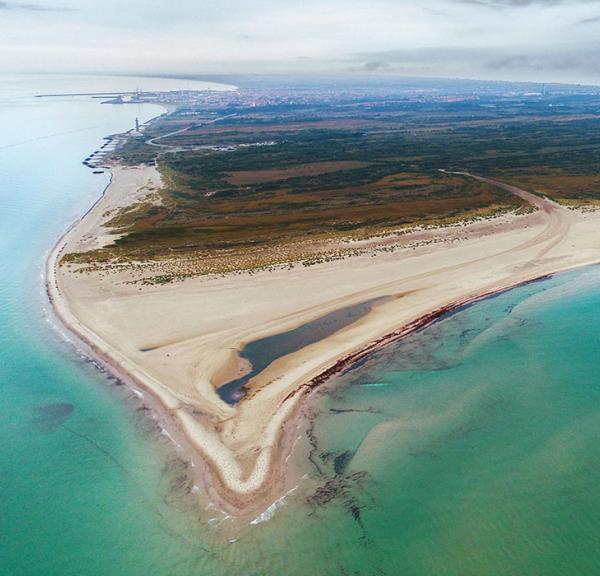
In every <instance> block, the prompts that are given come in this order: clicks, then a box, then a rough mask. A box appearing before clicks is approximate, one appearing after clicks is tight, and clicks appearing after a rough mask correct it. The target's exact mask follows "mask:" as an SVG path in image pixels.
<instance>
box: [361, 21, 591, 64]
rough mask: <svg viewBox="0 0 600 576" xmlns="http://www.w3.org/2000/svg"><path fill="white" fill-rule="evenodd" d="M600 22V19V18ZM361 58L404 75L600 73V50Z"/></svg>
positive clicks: (435, 51) (440, 50)
mask: <svg viewBox="0 0 600 576" xmlns="http://www.w3.org/2000/svg"><path fill="white" fill-rule="evenodd" d="M599 20H600V19H599ZM355 57H356V58H357V59H360V60H362V61H363V62H365V61H366V62H367V64H365V65H363V68H364V69H369V68H367V66H368V65H369V63H377V66H376V67H372V68H371V69H372V70H382V69H389V70H390V71H396V72H401V73H411V72H417V73H425V72H428V71H430V70H434V69H435V70H438V71H441V72H442V73H444V72H446V73H449V74H460V73H461V72H462V71H469V72H471V73H472V72H473V71H475V72H484V73H489V72H506V73H507V74H508V75H511V74H512V73H514V72H521V73H534V72H537V73H545V72H547V73H560V72H566V73H571V72H581V73H586V74H589V73H594V74H597V73H600V58H599V57H600V49H599V50H597V51H596V50H594V49H589V50H582V49H564V48H563V49H560V48H556V50H555V51H543V52H542V51H531V50H530V51H527V50H521V51H519V50H518V49H511V50H507V49H500V48H495V49H494V48H487V49H484V48H456V47H436V48H427V49H423V50H390V51H387V52H375V53H362V54H356V55H355Z"/></svg>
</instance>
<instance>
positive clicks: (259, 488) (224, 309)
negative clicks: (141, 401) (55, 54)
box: [48, 166, 600, 513]
mask: <svg viewBox="0 0 600 576" xmlns="http://www.w3.org/2000/svg"><path fill="white" fill-rule="evenodd" d="M464 175H465V176H466V177H473V178H477V179H481V180H483V181H485V182H488V183H490V184H493V185H496V186H500V187H502V188H504V189H505V190H508V191H510V192H512V193H514V194H517V195H519V196H520V197H521V198H524V199H525V200H527V201H528V202H529V203H531V204H532V205H533V206H534V207H535V208H536V209H537V210H536V211H535V212H534V213H531V214H526V215H520V216H516V215H505V216H501V217H498V218H495V219H492V220H489V221H485V222H478V223H472V224H469V225H464V226H453V227H448V228H445V229H437V230H432V231H427V232H422V231H420V232H415V233H414V234H405V235H402V236H399V237H398V238H397V239H394V242H395V244H396V246H395V247H396V249H395V251H393V252H383V253H381V252H380V253H377V255H376V256H374V255H373V254H371V253H369V252H368V251H367V252H366V253H364V254H363V255H360V256H353V257H349V258H346V259H344V260H337V261H332V262H325V263H321V264H317V265H314V266H311V267H303V266H296V267H294V268H292V269H287V268H286V269H283V268H281V269H276V270H274V271H270V272H269V271H263V272H258V273H255V274H253V275H249V274H242V275H227V276H224V277H206V276H205V277H197V278H192V279H188V280H185V281H183V282H179V283H175V284H170V285H162V286H157V285H154V286H141V285H140V284H139V283H137V284H136V283H128V281H129V280H131V275H130V273H128V272H127V271H126V270H124V271H121V272H112V273H110V274H106V273H103V272H100V271H99V272H91V273H86V274H82V273H78V272H77V268H76V267H73V268H67V267H66V266H60V265H59V260H60V257H61V256H62V255H63V254H65V253H69V252H80V251H82V249H86V247H88V248H87V249H91V248H92V247H93V246H94V244H95V241H96V240H95V239H96V238H100V237H106V234H107V231H106V229H105V228H104V226H103V224H104V222H105V221H106V216H104V215H105V214H106V213H107V212H110V211H111V210H113V209H114V208H115V207H118V206H123V205H128V204H129V203H131V201H132V200H133V199H132V197H131V195H132V194H133V193H136V194H138V195H139V194H140V193H142V192H140V191H143V190H152V189H155V188H156V187H157V186H159V185H160V176H159V174H158V172H157V171H156V170H155V169H154V168H153V167H140V168H124V167H119V166H117V167H115V168H114V170H113V182H112V183H111V185H110V187H109V188H108V190H107V191H106V193H105V195H104V197H103V198H102V199H101V200H100V201H99V202H98V203H97V204H96V206H95V207H94V208H93V209H92V210H91V211H90V212H89V213H88V215H86V217H85V218H83V219H82V220H81V221H80V222H79V223H78V224H77V225H75V226H74V227H73V228H72V229H71V230H70V231H69V232H68V233H67V234H66V235H65V237H63V239H62V240H61V241H60V242H59V244H58V245H57V246H56V248H55V250H54V252H53V254H52V255H51V258H50V260H49V269H48V288H49V293H50V296H51V298H52V301H53V304H54V306H55V309H56V311H57V313H58V315H59V316H60V317H61V318H62V320H63V321H64V322H65V323H66V324H67V325H68V326H69V327H70V328H71V329H72V330H73V331H74V332H76V333H77V334H79V336H81V337H82V338H83V339H84V340H86V341H87V342H88V343H90V345H91V346H92V347H93V348H94V349H95V350H96V351H97V352H98V353H99V354H100V355H102V356H103V357H104V358H106V359H107V361H108V362H110V363H111V364H112V365H113V366H114V367H117V368H118V369H119V370H121V371H124V372H126V373H127V374H128V375H129V376H130V377H131V378H133V379H134V380H135V381H136V382H137V384H138V385H139V386H141V387H143V388H145V389H146V390H148V391H151V392H152V393H153V395H154V396H156V398H158V400H159V401H160V404H161V406H162V408H163V411H164V412H165V413H166V414H168V416H169V420H170V422H171V424H172V425H173V426H175V427H176V428H177V430H178V431H179V432H180V433H181V435H182V436H184V437H185V438H186V440H187V443H188V444H189V446H190V447H191V448H192V450H193V451H194V452H195V453H196V454H200V455H201V456H202V459H203V460H204V461H205V462H206V463H207V464H208V468H206V467H204V471H205V472H206V471H207V470H209V471H210V474H208V476H207V475H206V474H204V475H203V476H204V477H205V480H206V482H207V484H206V487H207V491H208V492H209V493H210V494H211V496H212V497H214V498H216V499H218V500H219V501H220V502H221V504H222V505H224V506H226V507H228V509H229V510H230V511H233V512H237V513H245V512H248V511H249V510H255V509H257V508H259V507H261V506H264V505H265V503H267V504H268V503H269V502H270V501H271V500H273V499H276V498H277V497H278V495H279V492H280V491H281V489H282V488H283V483H284V481H285V476H284V474H283V471H282V456H283V455H284V454H285V453H286V450H288V449H289V447H288V446H287V443H286V441H285V435H284V433H283V430H284V428H285V424H286V422H288V421H289V420H290V417H291V415H292V414H294V413H295V411H296V409H297V407H298V406H299V404H300V402H301V400H302V398H304V397H305V395H306V394H307V393H308V392H309V390H310V389H311V388H312V386H314V385H317V384H318V383H319V382H320V381H321V375H323V374H329V373H330V372H331V371H332V370H333V369H335V370H337V369H340V368H342V367H343V366H344V365H345V364H346V363H347V362H351V361H353V360H355V359H356V358H357V357H359V356H360V355H361V354H362V353H363V351H365V350H372V349H374V348H375V347H377V346H380V345H382V344H384V343H385V342H387V341H389V340H390V339H394V338H398V337H400V336H401V335H402V334H403V333H404V332H405V331H406V330H407V329H410V327H411V326H414V325H415V323H418V322H419V319H422V318H426V319H431V318H433V317H435V315H436V314H437V313H439V312H440V311H442V310H445V309H447V308H448V307H451V306H453V305H456V304H459V303H463V302H466V301H469V300H470V299H473V298H476V297H478V296H480V295H481V294H486V293H491V292H494V291H497V290H501V289H503V288H506V287H509V286H512V285H514V284H517V283H520V282H523V281H527V280H530V279H532V278H536V277H539V276H543V275H546V274H549V273H552V272H556V271H559V270H564V269H567V268H571V267H574V266H578V265H583V264H589V263H594V262H597V261H599V260H600V227H599V226H598V225H599V224H600V213H596V212H582V211H577V210H570V209H568V208H566V207H563V206H560V205H558V204H556V203H554V202H552V201H550V200H548V199H545V198H541V197H539V196H536V195H534V194H531V193H530V192H527V191H524V190H520V189H518V188H515V187H513V186H510V185H508V184H505V183H502V182H497V181H494V180H490V179H486V178H482V177H479V176H472V175H470V174H466V173H464ZM424 235H425V236H424ZM373 242H376V240H374V241H373ZM386 242H389V239H387V240H386ZM367 302H372V303H373V305H372V306H371V307H370V309H369V311H368V312H367V313H365V314H364V315H360V317H358V318H356V320H355V321H352V322H350V323H349V324H347V325H343V326H341V327H340V328H339V329H337V330H335V331H333V332H332V333H328V334H326V335H325V337H323V338H321V339H319V340H317V341H310V342H308V343H306V344H305V345H303V346H301V347H300V348H298V349H294V347H292V348H291V351H287V353H285V354H284V355H283V356H280V357H276V358H273V359H272V360H271V361H270V362H269V363H267V365H266V366H264V368H263V369H262V370H261V371H260V372H258V373H257V374H255V375H253V376H252V378H250V379H249V380H248V381H247V383H246V390H247V394H246V396H245V397H244V398H243V399H242V400H241V401H239V402H238V403H237V404H235V405H230V404H228V403H226V402H224V401H223V400H222V398H221V397H219V395H218V393H217V388H218V387H219V386H221V385H223V384H224V383H226V382H227V381H230V380H233V379H235V378H239V377H241V376H243V375H244V374H245V373H247V372H248V371H249V370H250V369H251V367H250V366H249V365H248V363H247V361H244V360H243V359H240V357H239V352H240V350H242V349H243V348H244V346H246V345H247V344H248V343H250V342H254V341H257V340H260V339H262V338H267V337H271V336H273V335H276V334H282V333H289V332H290V331H293V330H295V329H298V327H300V326H303V325H307V324H308V323H310V322H315V321H316V320H317V319H319V318H323V317H326V316H327V315H328V314H331V313H334V312H335V311H338V310H340V309H343V308H347V307H350V306H354V305H361V304H364V303H367ZM407 327H408V328H407Z"/></svg>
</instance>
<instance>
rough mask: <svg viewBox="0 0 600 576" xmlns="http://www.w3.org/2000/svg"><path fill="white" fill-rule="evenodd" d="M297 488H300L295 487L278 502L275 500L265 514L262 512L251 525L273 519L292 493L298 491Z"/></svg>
mask: <svg viewBox="0 0 600 576" xmlns="http://www.w3.org/2000/svg"><path fill="white" fill-rule="evenodd" d="M296 488H298V486H294V487H293V488H292V489H291V490H289V491H288V492H286V493H285V494H284V495H283V496H282V497H281V498H278V499H277V500H275V502H273V504H271V505H270V506H269V507H268V508H267V509H266V510H265V511H264V512H261V513H260V514H259V515H258V516H257V517H256V518H255V519H254V520H252V521H251V522H250V524H253V525H256V524H260V523H261V522H266V521H267V520H270V519H271V518H273V515H274V514H275V512H276V511H277V509H278V508H280V507H281V506H283V505H284V504H285V499H286V498H287V497H288V496H289V495H290V494H291V493H292V492H294V490H296Z"/></svg>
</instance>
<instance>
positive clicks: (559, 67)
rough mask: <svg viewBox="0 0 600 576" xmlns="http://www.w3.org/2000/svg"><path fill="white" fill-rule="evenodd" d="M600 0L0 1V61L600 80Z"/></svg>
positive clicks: (35, 66)
mask: <svg viewBox="0 0 600 576" xmlns="http://www.w3.org/2000/svg"><path fill="white" fill-rule="evenodd" d="M599 32H600V1H598V0H575V1H569V0H563V1H561V0H427V1H424V2H419V3H418V5H417V4H416V3H414V2H407V1H404V0H396V1H393V0H373V1H370V2H366V1H357V0H347V1H342V0H330V1H327V2H323V1H321V2H318V1H316V0H303V1H302V2H300V1H298V0H292V1H285V0H282V1H279V2H278V1H275V0H255V1H253V2H244V1H241V0H220V1H215V0H204V1H201V2H193V1H191V0H172V1H171V2H169V3H164V2H158V1H154V0H144V1H142V0H130V1H128V2H123V1H117V0H106V1H105V2H102V3H97V2H92V1H91V0H55V1H54V0H50V1H46V0H31V1H27V2H13V1H10V0H7V1H0V69H2V70H4V71H10V72H20V71H28V72H40V71H45V72H101V73H113V72H114V73H143V74H151V73H156V74H161V73H170V74H174V73H181V74H215V73H224V74H239V73H261V74H263V73H296V72H302V73H323V72H336V73H340V72H342V73H372V74H384V73H388V74H403V75H413V76H440V77H455V78H459V77H460V78H481V79H493V80H531V81H539V82H577V83H590V84H599V83H600V58H599V57H598V56H599V52H600V49H599V48H598V45H597V37H598V33H599Z"/></svg>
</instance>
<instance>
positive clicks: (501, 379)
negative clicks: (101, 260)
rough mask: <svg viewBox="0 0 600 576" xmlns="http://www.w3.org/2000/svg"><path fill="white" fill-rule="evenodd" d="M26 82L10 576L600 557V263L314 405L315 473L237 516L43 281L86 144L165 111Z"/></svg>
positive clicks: (12, 310)
mask: <svg viewBox="0 0 600 576" xmlns="http://www.w3.org/2000/svg"><path fill="white" fill-rule="evenodd" d="M11 82H12V83H8V82H5V83H3V84H2V85H1V86H2V89H3V91H2V92H0V121H1V122H2V125H3V127H4V128H5V130H3V131H2V132H0V202H1V204H0V206H1V210H0V266H1V269H2V270H3V272H4V276H3V281H2V282H0V438H1V439H2V445H1V449H0V574H1V575H2V576H4V575H11V576H12V575H18V576H20V575H36V576H37V575H40V576H41V575H44V576H54V575H56V576H59V575H60V576H68V575H83V574H85V575H90V576H96V575H98V576H100V575H102V576H105V575H112V574H115V575H119V576H121V575H123V576H129V575H136V576H137V575H158V576H167V575H168V576H171V575H175V576H177V575H181V576H193V575H198V576H209V575H210V576H213V575H221V574H222V575H237V574H246V575H257V576H258V575H265V576H267V575H268V576H271V575H273V576H274V575H280V574H285V575H290V576H296V575H297V576H301V575H307V574H319V575H321V574H326V575H329V574H331V575H337V574H364V575H370V574H373V575H382V574H390V575H415V576H417V575H418V576H429V575H440V576H442V575H443V576H453V575H457V576H458V575H461V576H464V575H473V576H480V575H493V576H496V575H505V574H519V575H542V574H543V575H557V576H558V575H561V576H563V575H567V576H569V575H589V574H596V573H599V572H600V545H599V544H600V543H599V542H598V539H599V537H598V531H597V526H598V518H599V517H600V487H599V486H600V485H599V482H598V479H599V475H600V443H599V442H598V436H599V435H598V430H599V428H600V353H599V352H600V268H596V267H592V268H587V269H583V270H579V271H574V272H569V273H566V274H562V275H558V276H556V277H554V278H551V279H547V280H544V281H540V282H536V283H533V284H529V285H526V286H522V287H519V288H516V289H514V290H511V291H509V292H506V293H504V294H501V295H498V296H496V297H494V298H489V299H487V300H484V301H481V302H479V303H477V304H474V305H472V306H469V307H467V308H464V309H462V310H459V311H457V312H455V313H453V314H450V315H448V316H446V317H445V318H443V319H442V320H441V321H439V322H436V323H435V324H433V325H431V326H430V327H428V328H426V329H424V330H421V331H420V332H418V333H415V334H413V335H411V336H409V337H407V338H406V339H404V340H403V341H402V342H400V343H397V344H395V345H393V346H390V347H388V348H386V349H385V350H384V351H382V352H380V353H378V354H377V355H375V356H373V357H372V358H370V359H369V360H368V361H367V362H364V363H363V364H362V365H360V366H357V367H355V368H354V369H353V370H351V371H350V372H348V373H346V374H344V375H342V376H339V377H337V378H336V379H335V380H334V381H332V382H331V383H330V384H329V385H328V386H327V387H326V388H324V389H322V390H321V391H320V392H319V394H318V395H316V396H314V397H313V399H312V401H311V404H310V407H309V408H307V415H308V417H309V419H308V420H307V421H310V422H312V425H311V427H310V428H309V430H308V431H309V432H310V437H311V438H312V446H311V444H310V443H309V442H308V440H307V439H308V435H307V434H306V430H304V428H299V429H298V443H297V445H296V448H295V450H294V452H293V454H292V457H291V459H290V460H289V466H290V468H292V469H293V470H294V471H295V472H296V473H297V475H298V477H299V478H300V480H299V481H298V486H297V488H296V489H294V490H292V491H291V492H290V493H289V495H288V496H287V497H286V498H284V499H282V500H281V501H279V502H277V503H276V504H274V505H273V506H272V507H271V508H270V509H269V510H268V511H266V512H265V513H264V514H263V515H262V516H260V517H258V518H257V519H256V520H255V522H254V523H253V524H250V523H248V522H244V523H240V522H237V523H236V522H234V521H232V520H231V519H228V518H227V517H226V516H224V515H223V514H222V513H219V512H218V511H215V510H213V509H204V508H202V507H198V506H196V505H194V503H193V500H194V499H193V498H192V497H190V496H189V495H186V494H185V492H186V490H185V489H182V487H181V486H180V484H181V482H180V480H181V472H182V469H181V466H180V463H179V462H178V460H177V459H176V458H175V457H174V456H173V453H172V451H171V450H170V448H169V444H168V442H167V441H166V440H165V439H164V437H161V436H160V435H159V434H158V433H157V431H156V428H155V426H154V425H153V423H152V420H151V419H150V418H149V417H148V416H147V414H146V413H145V411H144V410H142V409H141V408H140V404H139V402H138V401H136V399H135V398H133V397H132V396H131V394H129V393H128V392H127V391H126V390H124V389H123V387H118V386H115V385H114V384H115V383H114V381H112V380H110V379H109V378H108V377H106V376H105V375H102V374H101V373H99V372H98V370H97V369H96V368H95V367H94V365H93V364H91V363H89V362H86V361H85V360H84V358H82V357H81V354H80V353H78V352H77V350H76V349H74V348H73V347H72V346H71V345H70V344H69V343H68V342H66V341H65V340H64V338H63V337H62V336H61V334H60V330H59V329H57V328H56V327H55V326H54V324H53V322H52V320H51V316H49V314H48V311H47V305H46V300H45V296H44V293H43V283H42V279H41V276H40V274H41V272H42V270H43V261H44V258H45V255H46V253H47V251H48V250H49V248H50V246H51V245H52V243H53V241H54V239H55V238H56V237H57V235H58V234H59V232H60V231H61V230H63V229H64V227H65V226H66V225H67V224H68V223H69V222H70V221H71V220H73V219H74V218H75V217H76V216H77V215H78V214H80V213H81V212H83V211H85V209H86V208H87V207H89V205H90V204H91V203H92V202H93V200H94V199H95V198H96V197H97V195H98V194H99V193H100V192H101V190H102V188H103V186H104V185H105V183H106V182H105V180H103V178H105V177H104V176H98V175H95V176H94V175H92V174H91V172H90V171H89V170H87V169H85V168H84V167H83V166H81V164H80V161H81V160H82V159H83V158H84V157H85V156H86V155H87V154H88V153H89V152H90V151H92V150H94V149H95V148H97V147H98V145H99V144H100V143H101V137H102V136H103V135H105V134H107V133H110V132H114V131H118V130H123V129H125V128H127V127H129V126H131V125H132V124H133V119H134V118H135V116H139V117H140V118H143V119H146V118H149V117H151V116H153V115H155V114H156V113H158V112H159V111H158V110H156V109H155V108H151V107H144V108H130V107H112V106H107V107H104V106H101V105H99V104H98V103H97V102H94V101H90V100H85V99H76V100H57V101H39V100H37V101H36V100H34V99H32V98H31V97H30V95H29V94H30V92H31V91H32V89H30V90H29V91H28V89H27V87H28V86H29V87H31V86H33V84H31V82H32V80H30V79H27V81H25V80H23V81H22V82H21V83H18V82H17V83H15V81H14V80H12V81H11ZM27 82H30V84H27ZM56 82H58V80H57V81H55V82H54V84H52V86H56ZM74 82H75V81H74V80H72V79H71V80H69V83H70V84H71V85H73V83H74ZM48 84H49V81H48V80H47V79H36V80H35V86H36V87H41V86H46V89H44V90H41V89H40V90H37V91H44V92H48V91H52V90H48V89H47V87H48ZM75 84H77V83H76V82H75ZM7 86H8V88H7ZM79 86H81V88H84V87H85V86H86V81H84V80H83V79H81V80H79ZM125 88H128V86H126V87H125ZM309 456H310V460H309V458H308V457H309Z"/></svg>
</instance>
